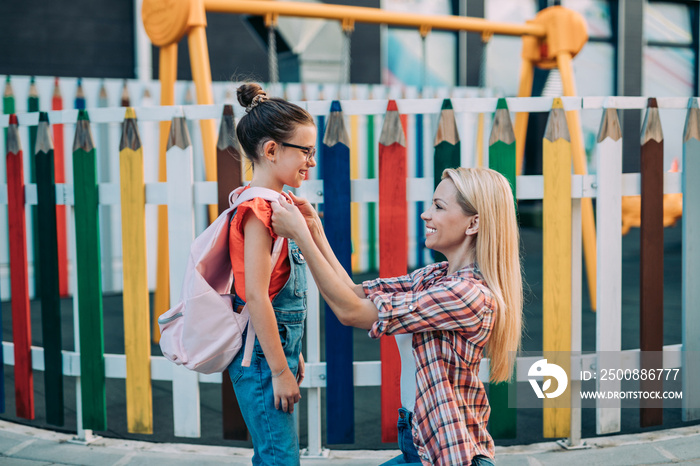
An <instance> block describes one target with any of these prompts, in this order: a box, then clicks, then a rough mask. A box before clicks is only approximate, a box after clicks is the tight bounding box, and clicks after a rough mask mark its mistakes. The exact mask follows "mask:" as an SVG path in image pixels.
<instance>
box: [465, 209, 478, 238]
mask: <svg viewBox="0 0 700 466" xmlns="http://www.w3.org/2000/svg"><path fill="white" fill-rule="evenodd" d="M478 232H479V214H476V215H473V216H472V218H471V219H470V220H469V225H468V226H467V231H465V232H464V234H465V235H467V236H469V235H475V234H477V233H478Z"/></svg>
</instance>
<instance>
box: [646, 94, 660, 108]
mask: <svg viewBox="0 0 700 466" xmlns="http://www.w3.org/2000/svg"><path fill="white" fill-rule="evenodd" d="M647 107H649V108H658V107H659V104H658V103H657V102H656V97H649V100H647Z"/></svg>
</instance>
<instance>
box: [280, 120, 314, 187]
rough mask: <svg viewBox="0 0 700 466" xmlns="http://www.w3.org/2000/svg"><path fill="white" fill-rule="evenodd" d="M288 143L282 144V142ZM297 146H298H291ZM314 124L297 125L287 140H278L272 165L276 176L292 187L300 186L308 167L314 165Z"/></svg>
mask: <svg viewBox="0 0 700 466" xmlns="http://www.w3.org/2000/svg"><path fill="white" fill-rule="evenodd" d="M285 143H286V144H289V145H284V144H285ZM292 145H293V146H298V147H292ZM315 147H316V126H314V125H303V126H299V127H297V129H296V131H295V132H294V134H293V135H292V137H291V138H290V139H289V141H278V145H277V150H278V155H277V157H276V162H275V164H273V165H272V167H273V170H275V174H276V176H277V178H278V179H279V180H280V181H281V182H283V183H284V184H286V185H287V186H291V187H293V188H298V187H299V186H301V183H302V181H304V178H305V177H306V173H307V172H308V171H309V168H311V167H315V166H316V157H315V154H314V155H313V156H312V153H315Z"/></svg>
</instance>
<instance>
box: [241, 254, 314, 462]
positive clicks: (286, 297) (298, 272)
mask: <svg viewBox="0 0 700 466" xmlns="http://www.w3.org/2000/svg"><path fill="white" fill-rule="evenodd" d="M288 244H289V246H288V249H289V251H288V252H289V263H290V265H291V271H290V274H289V280H287V283H286V284H285V285H284V287H283V288H282V290H280V292H279V293H278V294H277V296H275V299H273V300H272V307H273V308H274V309H275V317H276V318H277V327H278V330H279V334H280V340H281V341H282V348H283V349H284V354H285V356H286V357H287V364H288V365H289V369H290V370H291V371H292V373H293V374H295V375H296V373H297V371H298V369H299V354H300V353H301V340H302V336H303V334H304V319H305V318H306V262H305V260H304V256H303V255H302V254H301V252H300V251H299V248H298V247H297V246H296V244H294V241H292V240H288ZM235 304H236V305H238V304H244V302H243V301H242V300H241V299H240V298H238V297H236V301H235ZM247 333H248V331H247V330H246V331H245V332H244V333H243V341H244V342H245V337H246V334H247ZM243 352H244V351H243V348H241V350H240V351H239V352H238V354H237V355H236V357H235V358H234V359H233V361H232V362H231V364H230V365H229V367H228V371H229V375H230V376H231V382H233V389H234V391H235V392H236V398H237V399H238V404H239V406H240V408H241V413H242V414H243V419H245V423H246V426H247V427H248V430H249V431H250V436H251V438H252V440H253V450H254V455H253V464H255V465H258V464H260V465H262V464H264V465H284V466H288V465H289V466H296V465H299V464H300V463H299V439H298V437H297V432H296V425H295V423H294V418H293V415H292V414H291V413H285V412H284V411H282V410H281V409H275V397H274V392H273V389H272V374H271V372H270V366H268V364H267V360H266V359H265V354H264V353H263V351H262V348H261V347H260V342H259V341H258V340H257V338H256V340H255V346H254V349H253V355H252V358H251V363H250V367H242V366H241V362H242V361H243Z"/></svg>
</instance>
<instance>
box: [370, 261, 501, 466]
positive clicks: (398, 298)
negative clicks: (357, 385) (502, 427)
mask: <svg viewBox="0 0 700 466" xmlns="http://www.w3.org/2000/svg"><path fill="white" fill-rule="evenodd" d="M362 286H363V288H364V291H365V295H366V296H367V297H368V298H369V299H371V300H372V301H373V302H374V304H375V305H376V306H377V309H379V320H378V321H377V322H375V323H374V325H373V326H372V329H371V330H370V332H369V335H370V337H372V338H379V337H380V336H382V335H391V334H393V333H412V334H413V355H414V357H415V359H416V390H417V393H416V406H415V413H414V416H413V429H412V431H413V443H415V445H416V447H417V449H418V454H419V455H420V457H421V459H422V461H423V464H425V465H430V464H440V465H447V466H454V465H458V464H470V463H471V459H472V458H473V457H474V456H476V455H484V456H488V457H489V458H493V456H494V445H493V439H492V438H491V435H489V433H488V432H487V431H486V424H487V423H488V420H489V415H490V413H491V408H490V406H489V403H488V399H487V398H486V392H485V391H484V386H483V384H482V383H481V381H480V380H479V364H480V362H481V357H482V355H483V349H484V345H485V344H486V342H487V341H488V339H489V336H490V334H491V328H492V327H493V309H494V307H495V305H496V304H495V300H494V299H493V296H492V295H491V291H490V290H489V288H488V287H487V286H486V282H485V281H484V279H483V277H482V276H481V272H480V271H479V269H478V267H477V266H476V264H472V265H470V266H467V267H464V268H463V269H461V270H459V271H457V272H455V273H453V274H451V275H447V262H442V263H439V264H432V265H429V266H427V267H424V268H422V269H419V270H416V271H414V272H413V273H411V274H410V275H404V276H402V277H397V278H385V279H382V278H379V279H376V280H370V281H366V282H364V283H363V284H362Z"/></svg>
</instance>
